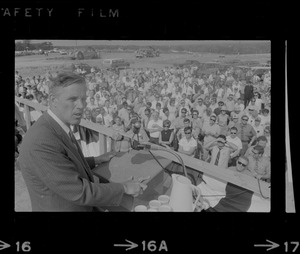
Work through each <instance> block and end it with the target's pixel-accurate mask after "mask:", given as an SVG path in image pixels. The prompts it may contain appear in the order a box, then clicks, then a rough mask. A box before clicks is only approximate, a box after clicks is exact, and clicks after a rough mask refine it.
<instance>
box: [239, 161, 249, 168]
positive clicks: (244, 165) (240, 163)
mask: <svg viewBox="0 0 300 254" xmlns="http://www.w3.org/2000/svg"><path fill="white" fill-rule="evenodd" d="M237 163H238V164H239V165H242V166H243V167H246V166H247V164H244V163H242V162H240V161H238V162H237Z"/></svg>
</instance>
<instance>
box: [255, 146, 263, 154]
mask: <svg viewBox="0 0 300 254" xmlns="http://www.w3.org/2000/svg"><path fill="white" fill-rule="evenodd" d="M253 149H254V150H256V151H258V153H259V154H263V153H264V151H265V149H264V148H263V147H262V146H260V145H256V146H254V147H253Z"/></svg>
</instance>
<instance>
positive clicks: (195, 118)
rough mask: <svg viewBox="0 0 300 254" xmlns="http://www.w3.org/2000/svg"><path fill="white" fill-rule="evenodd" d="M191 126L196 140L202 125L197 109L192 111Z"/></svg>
mask: <svg viewBox="0 0 300 254" xmlns="http://www.w3.org/2000/svg"><path fill="white" fill-rule="evenodd" d="M191 126H192V128H193V137H194V138H195V139H196V140H197V139H198V135H199V134H200V133H201V130H202V127H203V121H202V119H201V118H199V115H198V111H197V110H193V111H192V119H191Z"/></svg>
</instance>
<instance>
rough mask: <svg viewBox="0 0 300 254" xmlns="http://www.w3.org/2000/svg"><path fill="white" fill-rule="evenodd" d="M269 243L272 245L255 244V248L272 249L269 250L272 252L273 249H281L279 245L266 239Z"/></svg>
mask: <svg viewBox="0 0 300 254" xmlns="http://www.w3.org/2000/svg"><path fill="white" fill-rule="evenodd" d="M266 241H267V242H269V243H271V244H254V247H270V248H268V249H267V251H268V250H272V249H275V248H277V247H279V244H278V243H274V242H272V241H270V240H268V239H266Z"/></svg>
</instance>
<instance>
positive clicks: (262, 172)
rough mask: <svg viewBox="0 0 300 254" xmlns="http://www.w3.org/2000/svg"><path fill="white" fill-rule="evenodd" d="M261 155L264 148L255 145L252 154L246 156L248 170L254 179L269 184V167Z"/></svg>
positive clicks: (268, 163)
mask: <svg viewBox="0 0 300 254" xmlns="http://www.w3.org/2000/svg"><path fill="white" fill-rule="evenodd" d="M263 154H264V148H263V147H262V146H260V145H256V146H254V147H253V148H252V154H251V155H249V156H248V160H249V164H248V170H250V172H251V173H252V175H253V176H254V177H255V178H257V179H262V180H265V181H267V182H270V180H271V165H270V162H269V161H268V160H267V159H266V158H265V157H264V156H263Z"/></svg>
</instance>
